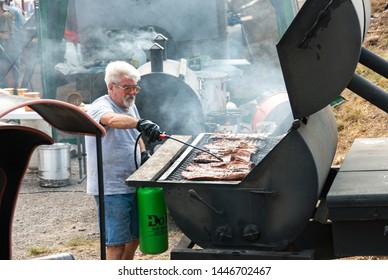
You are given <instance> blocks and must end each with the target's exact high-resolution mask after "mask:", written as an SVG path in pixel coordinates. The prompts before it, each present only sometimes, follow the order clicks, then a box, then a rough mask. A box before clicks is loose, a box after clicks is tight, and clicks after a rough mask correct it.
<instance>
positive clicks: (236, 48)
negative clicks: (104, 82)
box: [74, 0, 297, 114]
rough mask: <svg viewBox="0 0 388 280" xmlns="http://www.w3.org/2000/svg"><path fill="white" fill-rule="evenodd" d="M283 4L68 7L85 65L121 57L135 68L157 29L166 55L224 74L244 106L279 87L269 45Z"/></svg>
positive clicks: (160, 1) (272, 0)
mask: <svg viewBox="0 0 388 280" xmlns="http://www.w3.org/2000/svg"><path fill="white" fill-rule="evenodd" d="M285 2H287V1H278V0H258V1H252V0H229V1H225V2H224V1H218V0H208V1H203V0H191V1H182V0H152V1H151V0H115V1H105V0H94V1H92V2H91V1H88V0H77V1H74V3H75V4H74V5H75V8H76V10H77V21H78V27H79V37H80V43H81V46H82V55H83V60H84V63H86V64H87V63H89V62H90V63H93V62H101V63H102V64H105V63H108V62H109V61H112V60H118V59H120V60H127V61H129V62H131V63H134V64H135V66H141V65H142V64H144V63H145V62H147V61H149V59H150V54H149V48H150V47H151V46H152V44H153V43H154V38H155V37H156V36H157V34H159V33H160V34H163V35H164V36H165V37H167V38H168V42H167V47H166V52H167V58H169V59H173V60H180V59H181V58H184V59H187V61H188V64H189V66H190V65H191V64H192V62H193V61H194V62H196V63H197V64H196V65H195V66H196V68H194V66H193V68H192V70H201V71H219V72H223V73H226V74H227V75H228V78H227V80H228V81H227V84H226V87H225V91H228V92H230V97H231V99H232V101H235V103H237V105H241V106H243V105H244V104H246V103H252V102H253V103H255V102H257V101H259V100H263V99H265V98H267V97H268V96H270V95H272V94H276V93H278V92H281V91H282V92H285V91H286V89H285V84H284V81H283V75H282V71H281V68H280V63H279V61H278V56H277V51H276V44H277V42H278V41H279V39H280V37H281V35H282V33H283V32H284V29H285V28H286V25H285V23H287V22H288V24H289V23H290V20H289V19H288V18H287V17H286V13H285V10H286V6H287V5H285V4H284V3H285ZM290 2H292V3H293V2H297V1H296V0H290ZM289 13H290V11H288V14H289ZM291 13H292V11H291ZM198 64H199V65H198ZM198 66H199V68H198ZM205 94H206V93H205ZM214 94H218V93H210V92H209V93H208V95H214ZM225 94H226V93H225ZM224 99H225V98H224ZM208 100H209V96H208ZM221 100H222V99H221ZM205 102H207V101H205ZM205 105H208V104H205ZM217 105H218V104H217ZM150 106H152V107H154V106H153V105H150ZM251 113H254V112H251ZM281 113H283V112H281ZM288 113H289V112H286V114H288Z"/></svg>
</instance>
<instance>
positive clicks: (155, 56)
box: [150, 43, 164, 72]
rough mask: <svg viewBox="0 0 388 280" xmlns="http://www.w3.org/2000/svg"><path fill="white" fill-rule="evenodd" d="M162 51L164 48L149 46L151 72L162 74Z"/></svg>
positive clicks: (155, 45) (155, 44)
mask: <svg viewBox="0 0 388 280" xmlns="http://www.w3.org/2000/svg"><path fill="white" fill-rule="evenodd" d="M163 51H164V48H163V47H162V46H161V45H159V44H158V43H154V44H153V45H152V46H151V48H150V56H151V72H163Z"/></svg>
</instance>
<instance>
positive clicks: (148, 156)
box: [141, 151, 151, 165]
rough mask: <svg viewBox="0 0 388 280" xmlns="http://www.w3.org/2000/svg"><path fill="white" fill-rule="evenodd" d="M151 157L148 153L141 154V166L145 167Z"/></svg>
mask: <svg viewBox="0 0 388 280" xmlns="http://www.w3.org/2000/svg"><path fill="white" fill-rule="evenodd" d="M150 157H151V154H150V153H149V152H148V151H144V152H141V165H143V164H144V163H145V162H146V161H147V160H148V159H149V158H150Z"/></svg>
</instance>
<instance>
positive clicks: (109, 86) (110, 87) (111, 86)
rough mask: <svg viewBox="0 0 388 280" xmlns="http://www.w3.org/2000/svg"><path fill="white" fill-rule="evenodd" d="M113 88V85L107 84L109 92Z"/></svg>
mask: <svg viewBox="0 0 388 280" xmlns="http://www.w3.org/2000/svg"><path fill="white" fill-rule="evenodd" d="M113 87H114V84H113V83H109V84H108V90H109V91H112V90H113Z"/></svg>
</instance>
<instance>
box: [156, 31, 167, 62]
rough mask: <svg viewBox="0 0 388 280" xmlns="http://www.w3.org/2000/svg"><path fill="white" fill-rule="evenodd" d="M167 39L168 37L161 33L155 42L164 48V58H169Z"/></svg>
mask: <svg viewBox="0 0 388 280" xmlns="http://www.w3.org/2000/svg"><path fill="white" fill-rule="evenodd" d="M167 41H168V38H167V37H166V36H164V35H163V34H160V33H159V34H158V35H157V36H156V37H155V39H154V42H155V43H158V44H159V45H161V46H162V47H163V49H164V52H163V60H166V59H167Z"/></svg>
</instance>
